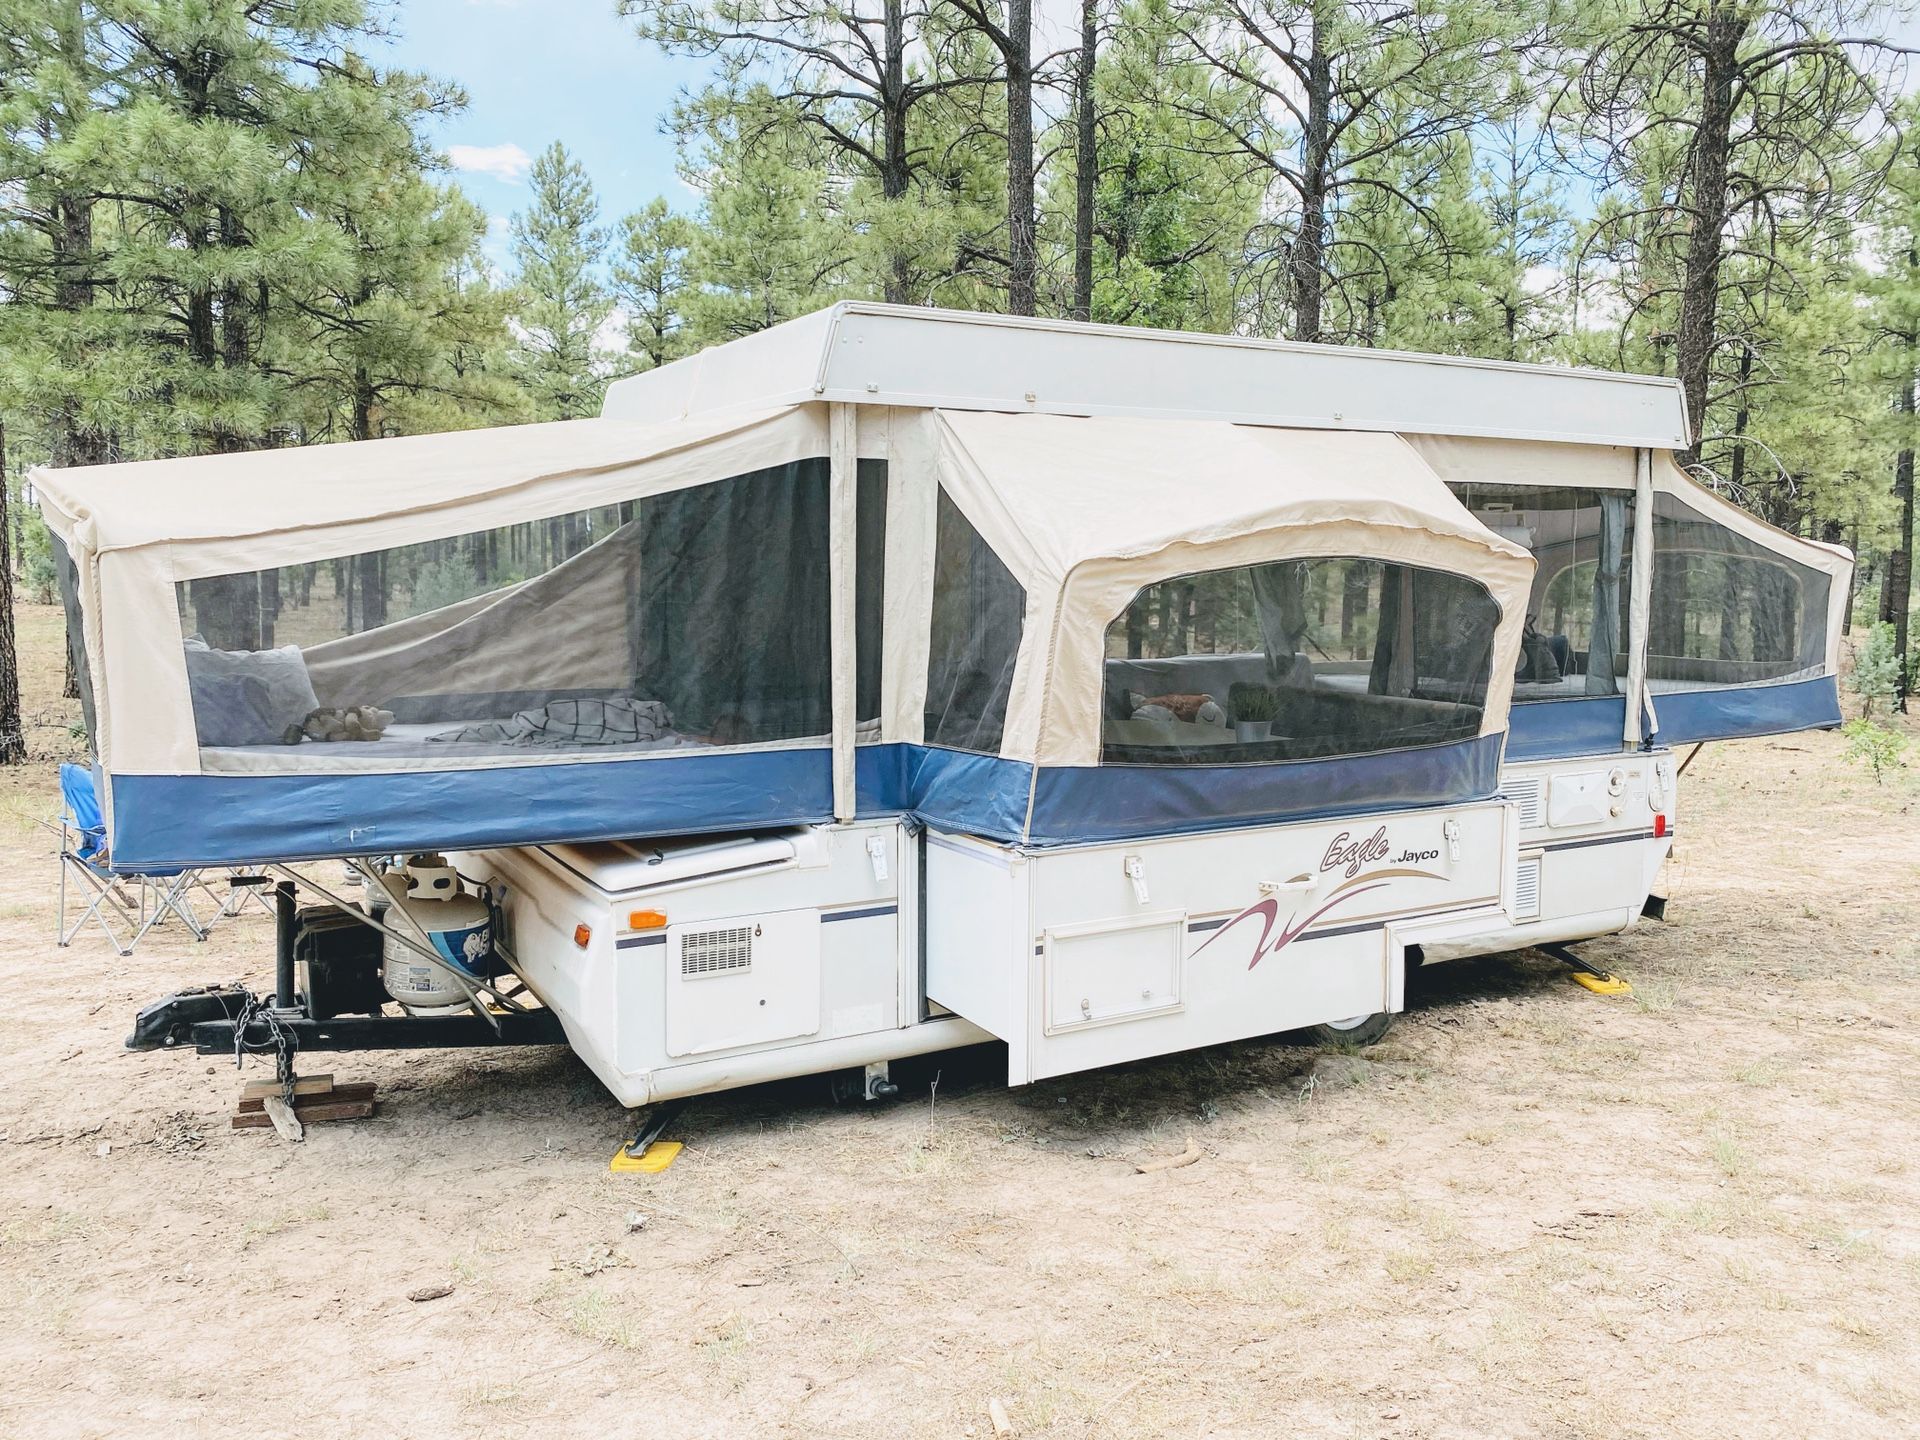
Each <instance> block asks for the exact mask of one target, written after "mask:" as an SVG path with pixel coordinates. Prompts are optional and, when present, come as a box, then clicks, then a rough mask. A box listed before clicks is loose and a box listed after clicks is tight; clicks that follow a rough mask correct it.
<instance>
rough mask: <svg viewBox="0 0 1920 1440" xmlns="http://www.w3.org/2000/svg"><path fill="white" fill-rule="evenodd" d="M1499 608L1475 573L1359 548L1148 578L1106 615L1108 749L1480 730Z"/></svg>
mask: <svg viewBox="0 0 1920 1440" xmlns="http://www.w3.org/2000/svg"><path fill="white" fill-rule="evenodd" d="M1499 620H1500V612H1499V607H1498V606H1497V605H1496V604H1495V603H1494V600H1493V597H1492V596H1491V595H1489V594H1488V593H1487V591H1486V589H1485V587H1484V586H1482V585H1480V584H1479V583H1477V582H1476V581H1473V580H1469V579H1466V578H1465V577H1463V576H1458V575H1449V574H1444V573H1442V572H1439V571H1434V570H1426V569H1420V568H1416V567H1412V566H1405V565H1388V564H1384V563H1382V562H1380V561H1377V560H1368V559H1362V558H1358V557H1351V556H1334V557H1328V558H1324V559H1311V560H1291V561H1283V562H1279V563H1275V564H1270V565H1255V566H1240V567H1236V568H1234V569H1228V570H1210V571H1205V572H1202V573H1199V574H1194V575H1184V576H1181V577H1179V578H1177V579H1173V580H1166V581H1163V582H1161V583H1159V584H1155V585H1149V586H1147V587H1146V588H1145V589H1143V590H1142V591H1140V593H1139V594H1138V595H1137V596H1135V597H1134V600H1133V603H1132V604H1131V605H1129V606H1128V607H1127V609H1126V611H1125V613H1124V614H1122V615H1121V616H1120V617H1119V618H1118V619H1116V620H1115V621H1114V622H1113V624H1112V625H1111V626H1110V627H1109V628H1108V630H1107V642H1106V655H1107V660H1106V683H1105V690H1104V699H1103V705H1104V713H1103V715H1102V722H1101V724H1102V744H1101V758H1102V760H1103V761H1104V762H1105V763H1109V764H1144V765H1192V764H1244V763H1248V762H1259V761H1282V760H1300V759H1317V758H1324V757H1329V756H1338V755H1359V754H1368V753H1372V752H1377V751H1384V750H1397V749H1406V748H1408V747H1411V746H1416V745H1432V744H1440V743H1444V742H1448V741H1454V740H1467V739H1472V738H1473V737H1474V736H1476V735H1478V734H1479V733H1480V718H1481V710H1482V706H1483V704H1484V703H1485V699H1486V690H1487V678H1488V675H1489V673H1490V671H1491V665H1492V654H1493V636H1494V631H1495V629H1496V628H1497V627H1498V624H1499Z"/></svg>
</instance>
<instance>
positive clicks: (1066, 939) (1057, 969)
mask: <svg viewBox="0 0 1920 1440" xmlns="http://www.w3.org/2000/svg"><path fill="white" fill-rule="evenodd" d="M1186 941H1187V912H1186V911H1184V910H1162V911H1159V912H1158V913H1156V914H1151V915H1132V916H1128V917H1126V918H1125V919H1119V920H1100V921H1095V922H1093V923H1091V924H1086V925H1062V926H1059V927H1058V928H1056V929H1052V930H1049V931H1047V933H1046V938H1045V939H1044V941H1043V942H1042V946H1041V950H1042V953H1041V965H1042V966H1043V968H1044V971H1045V980H1044V987H1045V1004H1046V1031H1047V1034H1049V1035H1059V1034H1063V1033H1065V1032H1067V1031H1069V1030H1082V1029H1086V1028H1088V1027H1090V1026H1094V1025H1111V1024H1113V1023H1115V1022H1116V1021H1122V1020H1140V1019H1144V1018H1145V1017H1147V1016H1149V1015H1165V1014H1170V1013H1171V1012H1173V1011H1175V1010H1178V1009H1179V1008H1180V968H1181V957H1182V952H1183V951H1184V950H1185V949H1186Z"/></svg>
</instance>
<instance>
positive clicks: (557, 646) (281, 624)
mask: <svg viewBox="0 0 1920 1440" xmlns="http://www.w3.org/2000/svg"><path fill="white" fill-rule="evenodd" d="M885 490H886V477H885V467H884V464H877V465H875V466H874V467H872V468H869V467H868V466H865V465H863V466H862V473H861V476H860V483H859V487H858V493H859V503H860V515H859V522H858V525H857V532H858V542H857V546H856V549H857V551H858V552H859V554H860V559H861V560H862V561H863V562H865V563H864V564H863V567H862V568H863V569H868V570H870V571H871V572H872V573H871V575H870V576H863V584H862V585H861V587H860V589H859V593H858V595H857V596H856V606H855V608H856V620H857V623H858V624H859V626H860V641H861V647H860V648H861V653H860V655H859V657H858V662H859V663H858V664H857V666H856V671H857V674H858V677H859V688H860V691H861V703H862V714H863V716H872V715H877V713H878V710H879V683H878V671H879V635H878V626H877V623H874V622H876V621H877V617H878V613H879V601H878V595H879V585H880V583H881V576H880V566H881V563H882V561H881V553H880V552H881V548H882V547H881V537H882V536H883V535H884V532H885V520H884V505H885ZM828 505H829V498H828V479H827V462H826V461H825V460H824V459H813V460H804V461H799V462H795V463H792V464H788V465H781V466H775V467H773V468H770V469H766V470H761V471H756V472H754V473H752V474H748V475H741V476H737V477H734V478H732V479H729V480H723V481H719V482H716V483H714V484H709V485H702V486H696V487H692V488H689V489H685V490H678V491H672V492H669V493H666V494H661V495H653V496H648V497H644V498H641V499H638V500H636V501H632V502H628V503H625V504H621V505H616V506H609V507H605V508H601V509H595V510H588V511H578V512H574V513H572V514H568V515H559V516H552V517H548V518H545V519H540V520H535V521H531V522H528V523H525V524H519V525H513V526H508V527H505V528H502V529H497V530H492V531H484V532H478V533H472V534H467V535H461V536H455V537H450V538H448V539H445V540H438V541H431V542H427V543H424V544H419V545H410V546H404V547H398V548H395V549H389V550H384V551H380V552H375V553H370V554H362V555H352V556H343V557H339V558H336V559H332V560H327V561H322V562H319V563H316V564H310V565H303V566H290V567H285V568H283V569H279V570H271V571H264V572H259V573H249V574H240V575H228V576H219V577H213V578H210V579H202V580H194V581H186V582H182V583H181V584H180V585H179V587H178V603H179V610H180V624H181V630H182V633H183V635H184V636H185V645H186V660H187V675H188V682H189V688H190V690H191V693H192V700H193V707H194V717H195V724H196V728H197V730H198V732H199V738H200V744H201V746H202V747H203V763H206V761H207V759H208V755H207V752H208V751H209V750H211V751H217V752H235V751H250V752H264V753H271V754H279V755H283V756H285V757H286V761H287V764H289V765H290V766H292V767H293V768H298V766H299V764H300V760H299V756H301V755H302V754H318V753H325V754H327V755H329V756H331V757H338V756H352V755H358V756H365V757H367V758H371V759H374V760H381V761H384V760H393V759H444V760H446V761H448V762H451V763H458V761H459V760H461V759H462V758H467V757H473V756H488V755H502V754H513V753H519V752H530V753H540V752H554V751H568V752H581V751H600V750H606V749H616V748H617V749H628V750H648V751H652V750H668V749H677V748H688V747H714V746H735V745H748V744H764V743H769V742H780V741H794V740H804V739H811V738H818V739H820V740H821V741H822V742H823V743H824V741H825V739H826V737H827V735H828V734H829V732H830V730H831V724H832V722H831V708H832V707H831V701H830V688H831V679H830V677H831V673H832V667H831V663H830V655H829V644H830V642H829V618H828V610H829V606H828V587H829V574H828V528H829V527H828ZM313 747H325V750H324V752H322V751H318V750H315V749H314V748H313ZM215 758H216V759H217V758H218V757H217V756H216V757H215ZM213 768H220V767H219V765H218V764H215V765H214V766H213ZM245 768H259V767H258V765H257V764H250V765H248V766H247V767H245Z"/></svg>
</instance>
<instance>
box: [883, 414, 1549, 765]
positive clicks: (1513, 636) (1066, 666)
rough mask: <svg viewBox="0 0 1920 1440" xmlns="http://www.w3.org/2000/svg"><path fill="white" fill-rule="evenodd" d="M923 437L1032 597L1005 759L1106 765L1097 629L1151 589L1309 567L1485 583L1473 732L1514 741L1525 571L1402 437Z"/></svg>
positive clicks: (950, 432) (1109, 422) (1133, 427)
mask: <svg viewBox="0 0 1920 1440" xmlns="http://www.w3.org/2000/svg"><path fill="white" fill-rule="evenodd" d="M927 423H928V424H929V425H930V426H931V427H932V428H933V436H932V441H933V448H934V450H935V454H936V459H935V464H936V468H937V470H938V474H939V479H940V481H941V483H942V484H944V485H945V486H946V487H947V489H948V492H949V493H950V494H951V495H952V496H953V499H954V503H955V504H956V505H958V506H959V508H960V509H961V511H962V512H964V513H965V514H966V516H967V518H968V519H969V520H970V521H971V522H972V523H973V525H974V526H975V527H976V528H977V529H979V530H980V532H981V534H982V535H983V536H985V538H986V540H987V542H988V543H989V544H990V545H992V546H993V548H994V549H995V550H996V551H997V552H999V554H1000V556H1001V558H1002V559H1003V560H1004V561H1005V562H1006V563H1007V566H1008V568H1009V569H1011V570H1012V571H1013V573H1014V575H1015V576H1016V577H1017V578H1018V579H1019V580H1020V582H1021V583H1022V584H1023V585H1024V586H1025V587H1026V591H1027V615H1026V625H1025V630H1024V633H1023V636H1022V641H1021V655H1020V660H1019V663H1018V665H1017V667H1016V669H1015V674H1014V682H1013V693H1012V696H1011V699H1010V701H1009V705H1008V717H1007V727H1006V739H1005V742H1004V745H1003V750H1002V753H1003V754H1005V755H1007V756H1010V757H1013V758H1017V759H1034V760H1037V761H1039V762H1040V763H1042V764H1050V765H1091V764H1096V763H1098V759H1099V745H1100V726H1099V714H1100V694H1101V684H1102V663H1103V659H1104V654H1103V651H1104V645H1105V637H1106V630H1107V626H1108V624H1109V623H1111V622H1112V620H1113V619H1114V618H1115V617H1116V616H1118V615H1119V614H1120V613H1121V611H1122V610H1124V609H1125V607H1126V605H1127V604H1128V603H1129V602H1130V601H1131V600H1132V598H1133V596H1134V594H1135V593H1136V592H1137V591H1138V590H1139V589H1140V588H1141V587H1142V586H1143V585H1148V584H1151V583H1153V582H1155V581H1158V580H1165V579H1169V578H1171V577H1173V576H1177V575H1183V574H1189V573H1192V572H1194V571H1197V570H1209V569H1222V568H1226V567H1229V566H1236V565H1247V564H1256V563H1260V562H1264V561H1271V560H1284V559H1290V558H1299V557H1306V556H1313V555H1361V556H1368V557H1372V558H1375V559H1380V560H1385V561H1392V562H1397V563H1401V564H1408V565H1420V566H1426V567H1428V568H1431V569H1435V570H1444V571H1452V572H1455V573H1459V574H1465V575H1470V576H1472V577H1473V578H1475V579H1477V580H1479V581H1480V582H1481V583H1482V584H1484V585H1485V586H1486V587H1487V588H1488V590H1489V591H1490V592H1491V593H1492V595H1493V598H1494V600H1495V601H1496V602H1497V603H1498V604H1499V606H1500V610H1501V621H1500V626H1499V630H1498V632H1497V635H1496V639H1495V653H1494V661H1493V676H1492V680H1491V683H1490V686H1489V693H1488V696H1487V704H1486V707H1485V708H1486V713H1485V717H1484V720H1483V729H1482V733H1485V734H1493V733H1496V732H1498V731H1501V730H1504V729H1505V728H1506V714H1507V702H1508V699H1509V697H1510V694H1511V689H1512V675H1513V669H1514V663H1515V658H1516V656H1517V654H1518V647H1519V643H1520V631H1521V628H1522V626H1523V625H1524V623H1525V618H1526V617H1525V610H1526V600H1527V594H1528V589H1529V586H1530V584H1531V580H1532V574H1533V560H1532V557H1530V556H1529V555H1528V554H1527V553H1526V551H1524V550H1522V549H1521V548H1519V547H1518V546H1516V545H1513V544H1512V543H1510V542H1509V541H1506V540H1502V539H1500V538H1499V537H1498V536H1496V535H1494V534H1493V533H1492V532H1491V531H1489V530H1488V529H1486V528H1485V527H1484V526H1482V525H1481V524H1480V523H1479V522H1478V521H1476V520H1475V519H1473V517H1472V516H1470V515H1469V514H1468V513H1467V512H1466V510H1465V509H1464V508H1463V507H1462V506H1461V505H1460V503H1459V502H1458V501H1456V500H1455V499H1454V498H1453V496H1452V495H1451V494H1450V493H1449V492H1448V490H1447V488H1446V486H1445V485H1444V484H1443V483H1441V481H1440V479H1439V477H1438V476H1436V475H1435V474H1434V473H1433V471H1432V470H1431V469H1430V468H1429V467H1428V466H1427V465H1426V463H1425V462H1424V461H1423V460H1421V458H1420V457H1419V455H1418V454H1416V453H1415V451H1414V450H1413V448H1412V447H1411V446H1409V445H1408V444H1407V443H1406V442H1405V441H1403V440H1401V439H1400V438H1399V437H1397V436H1393V435H1380V434H1361V433H1348V432H1341V431H1328V430H1283V429H1271V428H1264V427H1255V426H1245V425H1233V424H1228V423H1225V422H1219V421H1181V420H1136V419H1120V418H1112V417H1097V418H1076V417H1067V416H1051V415H995V414H985V413H963V412H953V411H940V412H934V413H933V414H932V415H931V416H930V417H929V420H928V422H927ZM896 428H898V427H896Z"/></svg>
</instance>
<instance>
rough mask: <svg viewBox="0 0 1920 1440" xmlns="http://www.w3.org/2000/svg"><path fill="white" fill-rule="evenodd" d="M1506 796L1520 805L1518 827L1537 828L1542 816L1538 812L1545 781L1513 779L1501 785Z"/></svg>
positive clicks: (1544, 791) (1524, 828) (1544, 790)
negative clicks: (1503, 785)
mask: <svg viewBox="0 0 1920 1440" xmlns="http://www.w3.org/2000/svg"><path fill="white" fill-rule="evenodd" d="M1503 788H1504V790H1505V793H1506V796H1507V798H1508V799H1509V800H1511V801H1513V802H1514V804H1516V805H1518V806H1519V807H1520V828H1521V829H1522V830H1534V829H1537V828H1539V825H1540V822H1541V820H1542V819H1543V818H1544V817H1543V816H1542V815H1541V813H1540V802H1541V797H1542V796H1544V795H1545V793H1546V788H1547V787H1546V784H1545V782H1543V781H1541V780H1538V779H1534V780H1513V781H1510V782H1508V784H1507V785H1506V786H1505V787H1503Z"/></svg>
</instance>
